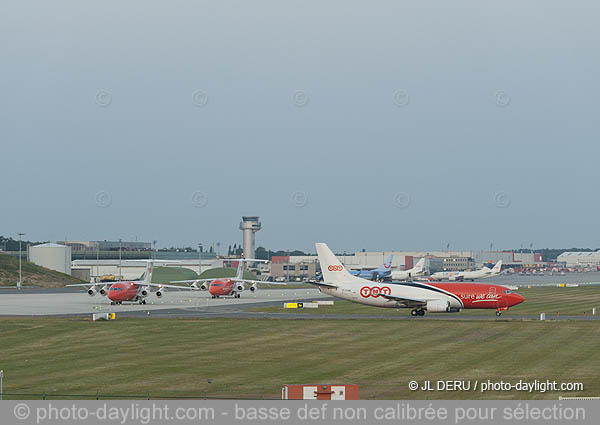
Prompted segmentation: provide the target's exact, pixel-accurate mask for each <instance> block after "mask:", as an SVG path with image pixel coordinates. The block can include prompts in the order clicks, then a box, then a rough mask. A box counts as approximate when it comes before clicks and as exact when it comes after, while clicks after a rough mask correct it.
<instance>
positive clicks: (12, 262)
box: [0, 253, 83, 287]
mask: <svg viewBox="0 0 600 425" xmlns="http://www.w3.org/2000/svg"><path fill="white" fill-rule="evenodd" d="M25 257H26V254H25V253H23V259H22V263H21V269H22V275H23V286H41V287H62V286H65V285H67V284H69V283H82V282H83V281H81V280H79V279H77V278H75V277H73V276H69V275H68V274H64V273H60V272H57V271H54V270H50V269H46V268H44V267H41V266H38V265H35V264H33V263H30V262H29V261H25V259H24V258H25ZM18 281H19V258H18V257H13V256H12V255H6V254H0V286H15V285H16V284H17V282H18Z"/></svg>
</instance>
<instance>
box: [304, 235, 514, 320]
mask: <svg viewBox="0 0 600 425" xmlns="http://www.w3.org/2000/svg"><path fill="white" fill-rule="evenodd" d="M316 247H317V254H318V256H319V262H320V263H321V270H322V271H323V282H317V281H311V282H310V283H312V284H314V285H317V286H318V287H319V290H320V291H321V292H324V293H326V294H329V295H333V296H334V297H338V298H342V299H345V300H349V301H352V302H355V303H359V304H366V305H372V306H376V307H388V308H411V309H412V311H411V315H412V316H423V315H424V314H425V310H427V311H428V312H430V313H454V312H459V311H461V310H462V309H494V310H496V315H497V316H500V314H502V312H503V311H505V310H507V309H508V308H509V307H512V306H514V305H517V304H519V303H522V302H523V301H524V298H523V297H522V296H521V295H519V294H515V293H514V292H513V291H511V290H510V289H508V288H506V287H504V286H500V285H488V284H484V283H422V282H395V283H392V282H390V283H378V282H372V281H369V280H367V279H362V278H360V277H357V276H352V275H351V274H350V273H348V271H347V270H346V268H345V267H344V266H343V265H342V263H340V261H339V260H338V259H337V258H336V257H335V255H334V254H333V252H331V250H330V249H329V247H328V246H327V245H326V244H324V243H317V244H316Z"/></svg>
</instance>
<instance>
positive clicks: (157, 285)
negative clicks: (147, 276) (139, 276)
mask: <svg viewBox="0 0 600 425" xmlns="http://www.w3.org/2000/svg"><path fill="white" fill-rule="evenodd" d="M138 285H139V286H154V287H157V288H173V289H184V290H187V291H193V290H194V289H193V288H192V287H191V286H178V285H167V284H164V283H138Z"/></svg>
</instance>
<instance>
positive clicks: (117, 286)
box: [67, 260, 191, 305]
mask: <svg viewBox="0 0 600 425" xmlns="http://www.w3.org/2000/svg"><path fill="white" fill-rule="evenodd" d="M136 261H144V260H136ZM160 262H161V263H163V262H167V261H164V260H161V261H160ZM153 263H154V262H153V260H149V261H147V265H146V273H144V276H143V280H132V281H120V282H108V283H105V282H90V283H80V284H73V285H67V286H83V287H86V289H87V293H88V294H89V295H90V296H92V297H93V296H95V295H96V294H100V295H102V296H106V297H108V299H109V300H110V304H111V305H115V304H123V301H126V302H132V303H136V302H137V303H139V304H146V297H148V296H149V295H150V294H152V293H154V294H155V295H156V296H157V297H158V298H160V297H162V296H163V294H164V290H165V288H173V289H183V290H190V289H191V288H189V287H187V286H176V285H165V284H157V283H151V282H152V267H153Z"/></svg>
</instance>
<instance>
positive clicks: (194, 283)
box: [171, 258, 282, 298]
mask: <svg viewBox="0 0 600 425" xmlns="http://www.w3.org/2000/svg"><path fill="white" fill-rule="evenodd" d="M232 261H233V262H235V261H238V262H239V263H238V268H237V272H236V275H235V277H220V278H211V279H194V280H176V281H173V282H171V283H191V285H190V288H191V289H195V290H201V291H206V290H208V292H209V293H210V294H211V295H212V297H213V298H220V297H222V296H232V297H233V298H240V296H241V294H240V292H242V291H244V290H245V289H246V284H250V285H251V286H250V287H249V288H248V289H249V290H250V292H254V291H256V289H258V285H259V284H261V283H266V282H264V281H260V280H249V279H244V278H243V275H244V263H256V262H260V263H266V262H268V261H267V260H256V259H252V258H240V259H235V260H232ZM268 283H269V284H273V285H282V283H277V282H268Z"/></svg>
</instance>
